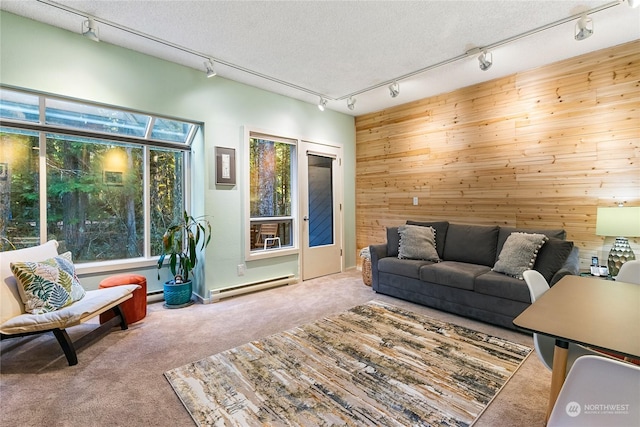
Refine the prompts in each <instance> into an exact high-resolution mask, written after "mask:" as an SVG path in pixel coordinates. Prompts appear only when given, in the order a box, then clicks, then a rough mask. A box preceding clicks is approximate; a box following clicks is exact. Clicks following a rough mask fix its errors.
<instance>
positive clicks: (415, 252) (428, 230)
mask: <svg viewBox="0 0 640 427" xmlns="http://www.w3.org/2000/svg"><path fill="white" fill-rule="evenodd" d="M398 234H399V235H400V247H399V249H398V258H400V259H420V260H428V261H435V262H438V261H440V258H438V252H437V251H436V230H435V229H434V228H433V227H422V226H419V225H401V226H399V227H398Z"/></svg>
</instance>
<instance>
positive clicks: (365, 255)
mask: <svg viewBox="0 0 640 427" xmlns="http://www.w3.org/2000/svg"><path fill="white" fill-rule="evenodd" d="M360 258H362V281H363V282H364V284H365V285H367V286H371V253H370V252H369V247H368V246H367V247H366V248H362V249H361V250H360Z"/></svg>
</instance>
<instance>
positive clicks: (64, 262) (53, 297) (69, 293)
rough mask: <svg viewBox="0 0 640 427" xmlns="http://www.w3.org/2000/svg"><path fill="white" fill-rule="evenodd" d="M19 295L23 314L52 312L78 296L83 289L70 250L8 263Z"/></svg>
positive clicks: (78, 297) (76, 299)
mask: <svg viewBox="0 0 640 427" xmlns="http://www.w3.org/2000/svg"><path fill="white" fill-rule="evenodd" d="M11 272H13V275H14V276H15V278H16V281H17V282H18V291H19V293H20V298H22V302H23V303H24V307H25V310H26V312H27V313H31V314H42V313H48V312H50V311H55V310H58V309H61V308H62V307H65V306H67V305H69V304H71V303H73V302H75V301H78V300H80V299H82V298H83V297H84V295H85V290H84V288H83V287H82V285H81V284H80V282H79V281H78V276H76V269H75V267H74V266H73V262H72V259H71V252H65V253H64V254H62V255H58V256H57V257H53V258H49V259H47V260H44V261H40V262H15V263H13V262H12V263H11Z"/></svg>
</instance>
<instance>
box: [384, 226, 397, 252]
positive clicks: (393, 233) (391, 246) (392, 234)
mask: <svg viewBox="0 0 640 427" xmlns="http://www.w3.org/2000/svg"><path fill="white" fill-rule="evenodd" d="M399 247H400V235H399V234H398V227H387V256H392V257H397V256H398V248H399Z"/></svg>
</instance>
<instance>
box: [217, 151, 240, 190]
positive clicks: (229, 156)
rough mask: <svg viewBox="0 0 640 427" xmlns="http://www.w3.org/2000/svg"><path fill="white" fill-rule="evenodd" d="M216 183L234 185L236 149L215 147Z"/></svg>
mask: <svg viewBox="0 0 640 427" xmlns="http://www.w3.org/2000/svg"><path fill="white" fill-rule="evenodd" d="M216 184H218V185H236V150H235V149H234V148H225V147H216Z"/></svg>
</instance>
